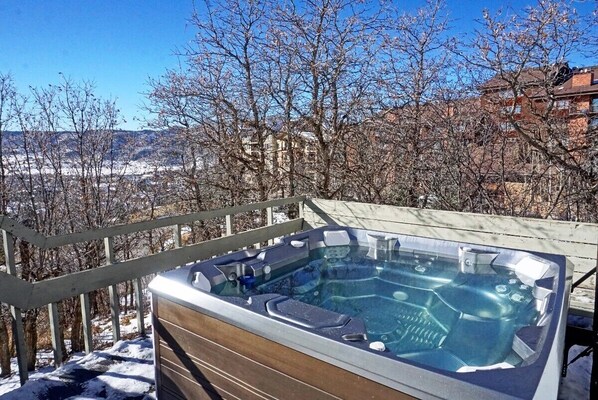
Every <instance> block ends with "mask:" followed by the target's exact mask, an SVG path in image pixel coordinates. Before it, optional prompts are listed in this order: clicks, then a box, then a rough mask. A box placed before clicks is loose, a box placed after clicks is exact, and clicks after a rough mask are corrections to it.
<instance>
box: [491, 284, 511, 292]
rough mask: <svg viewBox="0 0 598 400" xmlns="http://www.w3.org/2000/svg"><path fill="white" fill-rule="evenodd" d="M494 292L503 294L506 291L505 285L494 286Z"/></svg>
mask: <svg viewBox="0 0 598 400" xmlns="http://www.w3.org/2000/svg"><path fill="white" fill-rule="evenodd" d="M494 290H496V291H497V292H498V293H505V292H506V291H507V290H508V289H507V286H506V285H496V286H495V287H494Z"/></svg>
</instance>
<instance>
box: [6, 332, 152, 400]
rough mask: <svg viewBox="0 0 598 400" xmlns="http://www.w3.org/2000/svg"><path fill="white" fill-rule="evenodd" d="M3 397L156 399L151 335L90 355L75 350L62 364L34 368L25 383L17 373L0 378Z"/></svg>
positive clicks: (31, 399) (10, 399)
mask: <svg viewBox="0 0 598 400" xmlns="http://www.w3.org/2000/svg"><path fill="white" fill-rule="evenodd" d="M15 364H16V362H15ZM14 367H15V368H16V365H14ZM0 399H2V400H41V399H70V400H75V399H77V400H82V399H112V400H121V399H123V400H129V399H130V400H132V399H140V400H141V399H144V400H145V399H147V400H150V399H155V395H154V366H153V348H152V341H151V337H149V338H137V339H134V340H126V341H119V342H117V343H116V344H115V345H114V346H113V347H112V348H111V349H107V350H97V351H94V352H92V353H91V354H89V355H87V356H83V355H81V354H76V355H75V356H74V357H73V358H71V360H70V361H69V362H67V363H66V364H65V365H64V366H62V367H61V368H58V369H54V368H53V367H45V368H43V369H40V370H38V371H35V372H34V373H32V374H31V375H30V379H29V381H28V382H27V383H26V384H25V385H24V386H23V387H19V377H18V374H14V375H13V376H11V377H9V378H7V379H0Z"/></svg>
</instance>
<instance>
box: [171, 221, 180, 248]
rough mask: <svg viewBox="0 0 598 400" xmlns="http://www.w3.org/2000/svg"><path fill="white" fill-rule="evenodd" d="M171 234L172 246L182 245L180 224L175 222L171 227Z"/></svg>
mask: <svg viewBox="0 0 598 400" xmlns="http://www.w3.org/2000/svg"><path fill="white" fill-rule="evenodd" d="M172 236H173V239H174V247H175V248H177V249H178V248H180V247H183V237H182V236H181V224H176V225H175V226H174V227H173V229H172Z"/></svg>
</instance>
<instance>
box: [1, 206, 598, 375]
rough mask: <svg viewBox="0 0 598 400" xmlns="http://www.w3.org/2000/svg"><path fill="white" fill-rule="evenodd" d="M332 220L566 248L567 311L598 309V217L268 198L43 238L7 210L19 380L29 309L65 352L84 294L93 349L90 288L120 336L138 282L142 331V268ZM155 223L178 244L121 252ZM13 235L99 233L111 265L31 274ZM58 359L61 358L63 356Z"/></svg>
mask: <svg viewBox="0 0 598 400" xmlns="http://www.w3.org/2000/svg"><path fill="white" fill-rule="evenodd" d="M287 206H293V207H296V208H297V209H298V214H297V218H294V219H291V220H289V221H286V222H282V223H276V224H275V223H274V218H273V216H274V210H275V208H277V207H287ZM256 211H258V212H260V213H262V215H265V216H266V218H265V221H264V222H265V224H264V226H261V227H259V228H256V229H252V230H247V231H243V232H233V221H234V219H235V216H238V215H239V214H244V213H254V212H256ZM218 218H223V219H224V221H225V228H226V236H224V237H221V238H216V239H212V240H209V241H204V242H199V243H184V241H183V240H182V232H183V227H184V226H189V225H192V224H193V223H196V222H199V221H206V220H210V219H218ZM326 225H344V226H353V227H360V228H364V229H371V230H380V231H385V232H393V233H402V234H409V235H415V236H421V237H428V238H441V239H446V240H452V241H458V242H469V243H473V244H480V245H489V244H491V245H493V246H499V247H507V248H513V249H521V250H530V251H538V252H543V253H554V254H563V255H565V256H566V257H567V258H568V259H569V261H571V262H572V263H573V264H574V265H575V272H574V278H573V281H574V282H576V283H575V284H574V288H575V289H574V291H573V292H572V294H571V302H570V308H569V314H570V315H583V316H593V313H594V301H593V299H594V298H595V285H594V283H593V282H591V279H588V278H592V277H595V269H596V261H597V259H596V257H597V256H596V252H597V248H598V247H597V243H598V225H597V224H588V223H573V222H563V221H548V220H539V219H531V218H513V217H503V216H492V215H479V214H469V213H457V212H449V211H438V210H429V209H414V208H404V207H394V206H386V205H374V204H366V203H356V202H346V201H335V200H323V199H310V198H305V197H294V198H288V199H278V200H271V201H267V202H262V203H255V204H248V205H243V206H237V207H231V208H227V209H220V210H213V211H206V212H200V213H194V214H188V215H177V216H171V217H166V218H161V219H156V220H150V221H144V222H138V223H133V224H128V225H119V226H114V227H109V228H105V229H100V230H95V231H86V232H80V233H76V234H69V235H61V236H52V237H45V236H43V235H41V234H39V233H37V232H35V231H33V230H30V229H28V228H26V227H24V226H22V225H20V224H19V223H17V222H15V221H13V220H11V219H9V218H8V217H5V216H0V229H1V230H2V232H3V239H4V254H5V258H6V266H7V272H0V302H2V303H5V304H7V305H9V306H10V307H11V312H12V315H13V316H14V319H13V323H14V338H15V339H14V341H15V344H16V348H17V355H18V356H17V357H18V366H19V374H20V379H21V383H25V382H26V381H27V379H28V372H27V368H26V358H25V357H26V355H25V353H26V349H25V344H24V331H23V325H22V319H21V318H20V316H21V315H22V313H23V312H25V311H26V310H33V309H39V308H44V307H47V309H48V315H49V319H50V326H51V328H52V329H51V338H52V344H53V358H54V360H62V358H63V357H62V353H61V351H62V350H61V348H62V347H61V346H60V343H61V333H60V323H59V320H60V316H59V314H58V310H59V307H58V305H59V303H60V302H61V301H62V300H63V299H66V298H70V297H73V296H79V297H80V301H81V305H82V306H81V309H82V311H81V312H82V319H83V326H84V338H85V352H86V353H90V352H92V351H93V350H94V342H93V337H92V331H91V327H92V324H91V316H90V307H89V293H90V292H92V291H95V290H98V289H102V288H106V287H107V288H108V289H109V293H110V307H111V315H112V318H111V330H112V336H113V340H114V342H116V341H118V340H120V339H121V337H122V336H121V333H122V330H121V323H120V319H119V315H120V304H121V302H120V299H119V292H118V287H117V285H118V284H120V283H123V282H128V281H132V282H133V286H134V289H135V291H134V294H135V300H136V301H135V302H136V324H137V331H138V332H139V333H140V334H145V333H146V332H145V326H146V324H145V322H144V315H145V314H146V310H144V308H143V306H144V300H143V295H144V290H145V289H144V287H143V282H142V278H143V277H146V276H148V275H151V274H155V273H160V272H162V271H165V270H168V269H173V268H176V267H177V266H180V265H184V264H186V263H189V262H193V261H195V260H202V259H207V258H210V257H212V256H215V255H220V254H226V253H228V252H229V251H233V250H238V249H241V248H244V247H256V248H259V247H260V246H261V245H262V244H263V243H266V242H269V243H272V241H273V239H274V238H276V237H280V236H283V235H288V234H291V233H294V232H300V231H302V230H306V229H310V228H315V227H320V226H326ZM155 229H168V230H171V232H172V241H173V244H174V246H173V248H172V249H169V250H165V251H162V252H160V253H157V254H152V255H148V256H143V257H137V258H131V259H126V258H124V257H121V258H120V259H119V257H118V255H117V254H116V253H115V250H114V239H115V238H116V237H119V236H123V235H129V234H133V233H137V232H146V231H150V230H155ZM15 238H20V239H24V240H26V241H27V242H29V243H30V244H32V245H34V246H37V247H38V248H40V249H52V248H57V247H61V246H71V245H73V244H76V243H83V242H90V241H101V242H102V243H103V245H104V250H105V254H106V265H105V266H104V267H102V268H96V269H90V270H85V271H80V272H77V273H73V274H67V275H63V276H59V277H57V278H53V279H48V280H43V281H38V282H26V281H23V280H21V279H20V278H19V276H18V275H19V274H18V265H17V263H16V258H15V248H14V239H15ZM595 354H596V352H595ZM118 357H120V356H118ZM56 364H57V365H60V362H57V363H56Z"/></svg>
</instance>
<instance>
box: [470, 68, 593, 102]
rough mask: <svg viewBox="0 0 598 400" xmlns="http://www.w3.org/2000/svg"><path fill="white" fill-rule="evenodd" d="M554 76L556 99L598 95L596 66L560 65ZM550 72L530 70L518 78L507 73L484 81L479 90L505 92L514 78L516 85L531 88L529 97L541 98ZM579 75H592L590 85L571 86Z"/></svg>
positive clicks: (522, 72) (544, 92)
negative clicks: (575, 66)
mask: <svg viewBox="0 0 598 400" xmlns="http://www.w3.org/2000/svg"><path fill="white" fill-rule="evenodd" d="M552 73H553V74H557V75H555V81H554V85H555V86H556V85H559V81H561V82H560V83H561V84H560V86H556V87H555V88H554V89H555V90H554V96H556V97H572V96H576V95H590V94H598V66H592V67H582V68H575V69H573V70H571V69H569V67H568V66H566V65H564V64H562V65H560V66H559V69H558V71H555V72H552ZM549 74H550V72H549V73H547V72H546V71H544V70H541V69H539V68H530V69H528V70H524V71H521V72H520V73H519V76H517V77H516V76H515V73H512V74H511V75H509V74H508V73H507V74H505V75H503V76H499V75H498V74H497V75H495V76H494V77H493V78H491V79H490V80H488V81H486V82H485V83H484V84H482V85H481V86H480V89H481V90H482V91H485V92H493V91H499V90H505V89H508V88H509V81H510V79H511V78H516V80H517V83H518V85H520V86H527V87H532V90H531V92H528V95H529V96H530V97H542V96H545V95H546V89H545V88H544V87H543V83H544V82H546V81H547V80H548V79H550V76H549ZM580 74H592V75H591V78H590V84H588V85H578V86H573V83H574V77H575V76H577V75H580Z"/></svg>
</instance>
